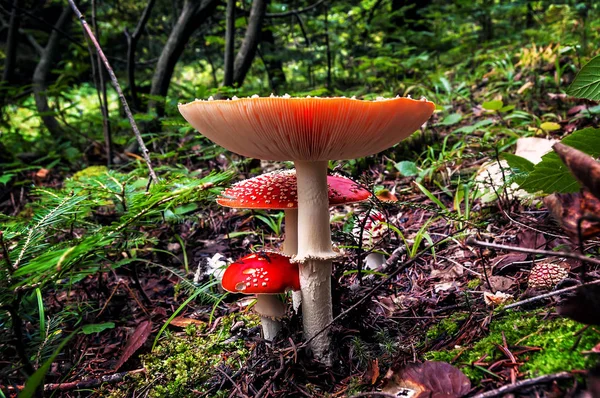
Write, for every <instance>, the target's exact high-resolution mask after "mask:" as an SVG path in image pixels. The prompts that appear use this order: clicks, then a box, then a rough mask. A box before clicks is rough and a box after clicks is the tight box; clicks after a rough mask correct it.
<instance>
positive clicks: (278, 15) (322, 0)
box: [265, 0, 325, 18]
mask: <svg viewBox="0 0 600 398" xmlns="http://www.w3.org/2000/svg"><path fill="white" fill-rule="evenodd" d="M323 3H325V0H319V1H317V2H316V3H315V4H312V5H310V6H307V7H304V8H300V9H298V10H290V11H286V12H278V13H266V14H265V18H283V17H289V16H291V15H295V14H302V13H305V12H308V11H310V10H312V9H314V8H317V7H318V6H320V5H321V4H323Z"/></svg>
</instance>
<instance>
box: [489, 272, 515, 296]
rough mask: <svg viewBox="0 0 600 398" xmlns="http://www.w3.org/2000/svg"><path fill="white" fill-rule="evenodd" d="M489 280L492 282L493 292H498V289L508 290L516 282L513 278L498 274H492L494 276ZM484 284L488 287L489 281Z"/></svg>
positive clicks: (501, 290)
mask: <svg viewBox="0 0 600 398" xmlns="http://www.w3.org/2000/svg"><path fill="white" fill-rule="evenodd" d="M487 280H488V281H489V282H490V287H491V290H492V291H493V292H497V291H500V292H504V291H506V290H508V289H509V288H510V287H511V286H512V285H514V283H515V282H514V281H513V280H512V279H510V278H507V277H506V276H498V275H492V276H490V277H488V278H487ZM486 282H487V281H486ZM483 286H484V287H488V285H487V283H484V285H483Z"/></svg>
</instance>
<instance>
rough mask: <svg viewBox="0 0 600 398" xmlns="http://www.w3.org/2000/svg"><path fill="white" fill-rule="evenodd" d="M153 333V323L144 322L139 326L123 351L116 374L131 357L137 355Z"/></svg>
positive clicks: (116, 366) (116, 367)
mask: <svg viewBox="0 0 600 398" xmlns="http://www.w3.org/2000/svg"><path fill="white" fill-rule="evenodd" d="M151 332H152V322H150V321H143V322H142V323H140V324H139V325H138V327H137V328H136V329H135V332H133V334H132V335H131V337H130V338H129V340H127V344H126V345H125V348H124V349H123V354H122V355H121V358H120V359H119V362H117V364H116V365H115V372H116V371H117V370H119V368H120V367H121V366H123V364H124V363H125V362H127V360H128V359H129V358H131V356H132V355H133V354H135V352H136V351H137V350H138V349H139V348H140V347H141V346H143V345H144V343H145V342H146V340H148V337H149V336H150V333H151Z"/></svg>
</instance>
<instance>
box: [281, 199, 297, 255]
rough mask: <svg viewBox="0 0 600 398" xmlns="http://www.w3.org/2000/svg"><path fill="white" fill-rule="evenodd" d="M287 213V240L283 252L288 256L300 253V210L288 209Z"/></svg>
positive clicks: (284, 242)
mask: <svg viewBox="0 0 600 398" xmlns="http://www.w3.org/2000/svg"><path fill="white" fill-rule="evenodd" d="M284 214H285V221H284V222H285V240H284V241H283V252H284V253H285V254H287V255H288V256H295V255H296V253H298V210H297V209H286V210H285V211H284Z"/></svg>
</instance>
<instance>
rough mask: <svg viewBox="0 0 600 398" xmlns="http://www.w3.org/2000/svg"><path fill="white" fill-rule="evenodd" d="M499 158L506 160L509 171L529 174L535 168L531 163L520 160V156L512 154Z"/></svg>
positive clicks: (504, 154)
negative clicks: (513, 170) (514, 170)
mask: <svg viewBox="0 0 600 398" xmlns="http://www.w3.org/2000/svg"><path fill="white" fill-rule="evenodd" d="M500 157H501V158H502V159H505V160H506V162H507V163H508V165H509V166H510V168H511V169H516V170H519V171H526V172H531V171H533V169H534V168H535V164H533V163H532V162H531V161H529V160H527V159H525V158H522V157H521V156H517V155H513V154H512V153H503V154H502V155H501V156H500Z"/></svg>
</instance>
